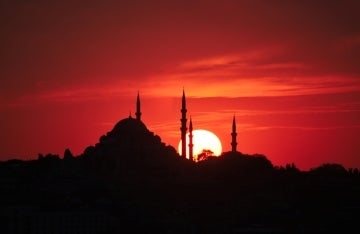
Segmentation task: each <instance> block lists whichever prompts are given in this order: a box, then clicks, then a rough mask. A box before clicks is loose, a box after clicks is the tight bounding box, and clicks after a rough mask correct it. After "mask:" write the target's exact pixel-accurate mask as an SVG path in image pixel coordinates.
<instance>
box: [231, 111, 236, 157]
mask: <svg viewBox="0 0 360 234" xmlns="http://www.w3.org/2000/svg"><path fill="white" fill-rule="evenodd" d="M236 136H237V133H236V123H235V115H234V118H233V122H232V132H231V137H232V140H231V151H232V152H237V150H236V146H237V142H236Z"/></svg>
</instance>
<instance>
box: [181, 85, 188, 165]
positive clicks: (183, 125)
mask: <svg viewBox="0 0 360 234" xmlns="http://www.w3.org/2000/svg"><path fill="white" fill-rule="evenodd" d="M186 111H187V110H186V100H185V91H184V89H183V95H182V108H181V119H180V121H181V128H180V130H181V156H182V157H184V158H186V130H187V128H186V121H187V119H186Z"/></svg>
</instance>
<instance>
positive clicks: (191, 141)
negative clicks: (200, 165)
mask: <svg viewBox="0 0 360 234" xmlns="http://www.w3.org/2000/svg"><path fill="white" fill-rule="evenodd" d="M192 132H193V126H192V120H191V116H190V124H189V160H190V161H194V159H193V147H194V144H193V134H192Z"/></svg>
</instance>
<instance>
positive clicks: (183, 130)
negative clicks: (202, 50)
mask: <svg viewBox="0 0 360 234" xmlns="http://www.w3.org/2000/svg"><path fill="white" fill-rule="evenodd" d="M180 112H181V119H180V123H181V125H180V134H181V155H180V156H181V157H183V158H187V152H188V154H189V156H188V159H189V160H191V161H194V151H193V148H194V143H193V137H194V136H193V124H192V119H191V117H190V121H189V128H188V127H187V116H186V113H187V108H186V96H185V90H184V89H183V93H182V98H181V109H180ZM135 115H136V118H135V119H134V118H132V117H131V114H130V116H129V118H127V119H124V120H122V121H120V122H119V123H118V124H117V125H116V126H115V127H114V129H113V131H112V132H117V130H116V129H118V128H120V127H119V126H122V125H126V126H127V125H131V126H132V127H134V126H137V128H140V129H146V130H147V128H146V127H145V125H144V124H143V123H142V121H141V115H142V113H141V102H140V94H139V92H138V94H137V98H136V112H135ZM137 128H135V127H134V129H137ZM188 130H189V136H188V139H187V137H186V134H187V131H188ZM147 131H148V130H147ZM236 137H237V132H236V122H235V115H234V117H233V121H232V132H231V151H232V152H237V145H238V143H237V141H236ZM187 147H188V148H187Z"/></svg>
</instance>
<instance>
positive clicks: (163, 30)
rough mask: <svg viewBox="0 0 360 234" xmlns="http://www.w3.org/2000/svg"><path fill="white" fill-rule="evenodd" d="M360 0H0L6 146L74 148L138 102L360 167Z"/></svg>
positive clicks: (170, 118) (247, 146) (250, 148)
mask: <svg viewBox="0 0 360 234" xmlns="http://www.w3.org/2000/svg"><path fill="white" fill-rule="evenodd" d="M359 10H360V4H359V2H358V1H328V0H327V1H285V0H284V1H280V0H276V1H275V0H274V1H273V0H266V1H265V0H264V1H257V0H254V1H235V0H234V1H228V0H225V1H206V0H198V1H145V0H144V1H141V0H138V1H130V0H129V1H58V2H57V3H52V2H51V3H50V2H49V1H8V2H7V3H0V18H1V20H0V30H1V31H0V32H1V38H0V41H1V43H0V59H1V63H0V137H1V142H0V160H6V159H10V158H23V159H30V158H36V157H37V154H38V153H44V154H46V153H57V154H60V155H62V154H63V152H64V150H65V148H70V149H71V150H72V151H73V153H74V154H80V153H82V152H83V150H84V149H85V148H86V147H87V146H88V145H93V144H95V143H96V142H97V141H98V139H99V137H100V136H101V135H103V134H106V132H108V131H110V130H111V129H112V127H113V126H114V125H115V123H116V122H117V121H118V120H120V119H122V118H125V117H127V116H128V115H129V111H130V110H131V111H132V112H133V113H134V112H135V101H136V94H137V92H138V90H139V91H140V95H141V102H142V112H143V121H144V122H145V124H146V125H147V126H148V128H149V130H151V131H153V132H154V133H155V134H157V135H159V136H160V137H161V139H162V141H163V142H165V143H167V144H170V145H173V146H174V147H177V144H178V142H179V140H180V139H179V138H180V130H179V127H180V120H179V119H180V117H181V116H180V108H181V105H180V102H181V94H182V88H183V87H184V88H185V92H186V95H187V97H188V98H187V100H188V114H189V115H190V114H191V116H192V119H193V124H194V128H203V129H207V130H210V131H212V132H214V133H215V134H216V135H218V136H219V138H220V139H221V141H222V143H223V149H224V150H225V151H227V150H230V141H231V136H230V131H231V121H232V117H233V115H234V114H235V115H236V121H237V129H238V143H239V145H238V149H239V150H240V151H241V152H243V153H248V154H254V153H261V154H264V155H266V156H267V157H268V158H269V159H270V160H271V161H272V162H273V164H274V165H285V164H286V163H295V165H296V166H298V167H299V168H300V169H303V170H307V169H309V168H312V167H316V166H319V165H321V164H322V163H326V162H331V163H340V164H342V165H343V166H345V167H348V168H349V167H358V168H360V144H359V143H360V142H359V139H360V66H359V64H360V14H359V13H358V12H359Z"/></svg>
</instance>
